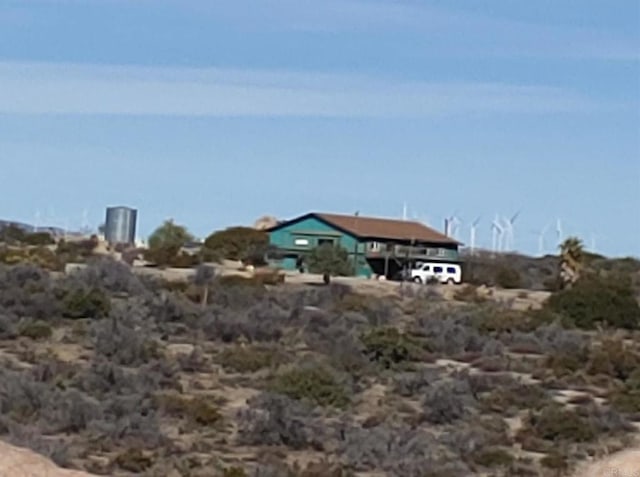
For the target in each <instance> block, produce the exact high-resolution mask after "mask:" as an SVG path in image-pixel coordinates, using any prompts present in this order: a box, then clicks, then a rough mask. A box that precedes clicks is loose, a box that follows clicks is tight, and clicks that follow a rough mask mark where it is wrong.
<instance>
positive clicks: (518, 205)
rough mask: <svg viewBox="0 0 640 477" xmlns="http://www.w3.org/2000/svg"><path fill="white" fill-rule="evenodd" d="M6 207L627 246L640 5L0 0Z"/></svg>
mask: <svg viewBox="0 0 640 477" xmlns="http://www.w3.org/2000/svg"><path fill="white" fill-rule="evenodd" d="M0 165H1V166H2V169H1V171H2V173H1V175H0V177H1V179H2V190H3V192H4V197H5V199H4V200H2V201H0V217H2V218H8V219H16V220H23V221H29V222H33V221H34V219H35V216H36V212H38V211H39V213H40V217H41V220H42V221H45V220H46V221H47V222H53V223H54V224H57V225H64V224H65V223H66V224H67V225H68V226H69V227H71V228H73V227H79V226H80V225H81V223H82V222H83V211H86V212H85V213H84V216H85V217H87V218H88V221H89V222H90V223H91V224H92V225H94V226H97V225H98V224H99V223H101V222H102V221H103V220H104V208H105V207H106V206H107V205H118V204H126V205H130V206H134V207H137V208H138V209H139V214H140V224H139V225H140V235H142V236H146V235H148V234H149V233H150V232H151V231H152V230H153V228H154V227H155V226H156V225H158V224H159V223H160V222H162V220H164V219H165V218H168V217H172V218H174V219H175V220H176V221H177V222H180V223H183V224H186V225H187V226H188V227H189V229H190V230H191V231H192V232H194V233H195V234H196V235H199V236H204V235H206V234H208V233H209V232H211V231H212V230H215V229H219V228H223V227H225V226H228V225H231V224H241V223H245V224H250V223H252V222H253V221H254V220H255V219H256V218H258V217H259V216H261V215H264V214H270V215H275V216H277V217H279V218H290V217H293V216H296V215H298V214H302V213H305V212H307V211H309V210H317V211H330V212H343V213H353V212H355V211H356V210H359V211H360V213H361V214H362V215H380V216H395V217H400V216H401V214H402V210H403V203H404V202H406V203H407V204H408V212H409V215H410V216H411V217H415V218H418V219H420V220H423V221H426V222H428V223H429V224H431V225H432V226H436V227H438V228H442V226H443V221H444V218H445V217H446V216H449V215H451V214H454V213H457V215H458V216H459V217H460V219H461V221H462V224H461V225H460V229H459V233H460V238H461V239H462V240H463V241H465V242H468V240H469V223H470V222H471V221H473V220H474V219H476V218H477V217H480V219H481V220H480V223H479V225H478V232H477V237H478V238H477V240H478V242H479V245H484V246H489V245H490V242H491V231H490V223H491V221H492V220H493V218H494V216H495V215H496V213H498V214H501V215H503V216H511V215H513V214H514V213H515V212H516V211H518V210H521V211H522V212H521V215H520V216H519V218H518V220H517V222H516V223H515V246H516V248H518V249H520V250H522V251H525V252H531V253H535V252H537V250H538V235H539V233H540V231H541V230H542V229H543V228H544V227H545V226H546V225H549V224H554V225H551V226H549V227H548V228H547V234H546V236H545V243H544V245H545V251H551V250H552V249H553V247H554V245H555V241H556V239H555V236H554V235H555V223H556V220H557V219H558V218H560V219H561V223H562V228H563V233H564V234H577V235H579V236H581V237H582V238H583V240H584V241H585V243H586V244H587V245H588V246H591V245H592V244H593V243H594V242H595V246H596V250H597V251H599V252H601V253H607V254H611V255H634V256H640V6H639V4H638V2H637V1H635V0H629V1H622V0H619V1H616V0H612V1H609V2H603V1H600V0H598V1H596V0H563V1H557V0H538V1H536V2H524V1H519V2H514V1H512V0H494V1H490V0H483V1H480V0H466V1H464V2H462V1H460V2H451V1H449V2H444V1H426V0H421V1H410V0H406V1H391V0H386V1H378V0H323V1H321V2H319V1H317V0H314V1H311V0H248V1H246V2H222V1H209V0H200V1H197V0H153V1H152V0H136V1H132V0H29V1H25V0H0Z"/></svg>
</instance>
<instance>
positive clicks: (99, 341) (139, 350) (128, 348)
mask: <svg viewBox="0 0 640 477" xmlns="http://www.w3.org/2000/svg"><path fill="white" fill-rule="evenodd" d="M90 334H91V336H92V338H93V344H94V349H95V353H96V354H97V355H99V356H104V357H105V358H107V359H109V360H110V361H112V362H114V363H117V364H120V365H125V366H139V365H141V364H142V363H146V362H149V361H151V360H152V359H154V358H158V357H159V356H160V354H159V350H158V345H157V344H156V342H155V341H153V340H152V339H151V338H150V337H149V333H148V331H147V330H145V328H143V327H140V328H139V329H136V328H134V327H133V326H130V325H128V324H126V322H124V321H123V320H121V319H120V318H119V317H118V316H115V315H114V316H112V317H111V318H110V319H109V320H103V321H97V322H94V323H92V325H91V329H90Z"/></svg>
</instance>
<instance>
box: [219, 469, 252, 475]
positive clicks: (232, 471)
mask: <svg viewBox="0 0 640 477" xmlns="http://www.w3.org/2000/svg"><path fill="white" fill-rule="evenodd" d="M222 477H249V476H248V475H247V473H246V472H245V471H244V469H243V468H242V467H226V468H225V469H223V470H222Z"/></svg>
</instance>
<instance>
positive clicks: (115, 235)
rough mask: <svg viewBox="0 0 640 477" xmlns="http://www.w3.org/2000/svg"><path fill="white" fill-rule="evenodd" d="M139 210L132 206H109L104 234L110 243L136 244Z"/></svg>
mask: <svg viewBox="0 0 640 477" xmlns="http://www.w3.org/2000/svg"><path fill="white" fill-rule="evenodd" d="M137 218H138V211H137V210H136V209H132V208H130V207H122V206H119V207H108V208H107V220H106V222H105V229H104V235H105V238H106V240H107V242H108V243H109V245H119V244H126V245H134V244H135V241H136V221H137Z"/></svg>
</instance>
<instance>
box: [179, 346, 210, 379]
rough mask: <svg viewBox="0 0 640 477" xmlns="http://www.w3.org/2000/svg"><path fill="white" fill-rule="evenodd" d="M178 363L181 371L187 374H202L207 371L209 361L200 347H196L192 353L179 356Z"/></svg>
mask: <svg viewBox="0 0 640 477" xmlns="http://www.w3.org/2000/svg"><path fill="white" fill-rule="evenodd" d="M176 361H177V362H178V366H179V367H180V369H181V370H182V371H184V372H187V373H196V372H200V373H202V372H205V371H206V370H207V364H208V363H207V359H206V358H205V356H204V354H203V353H202V350H201V349H200V348H198V347H195V348H194V349H193V351H192V352H191V353H188V354H179V355H178V356H177V357H176Z"/></svg>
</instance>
